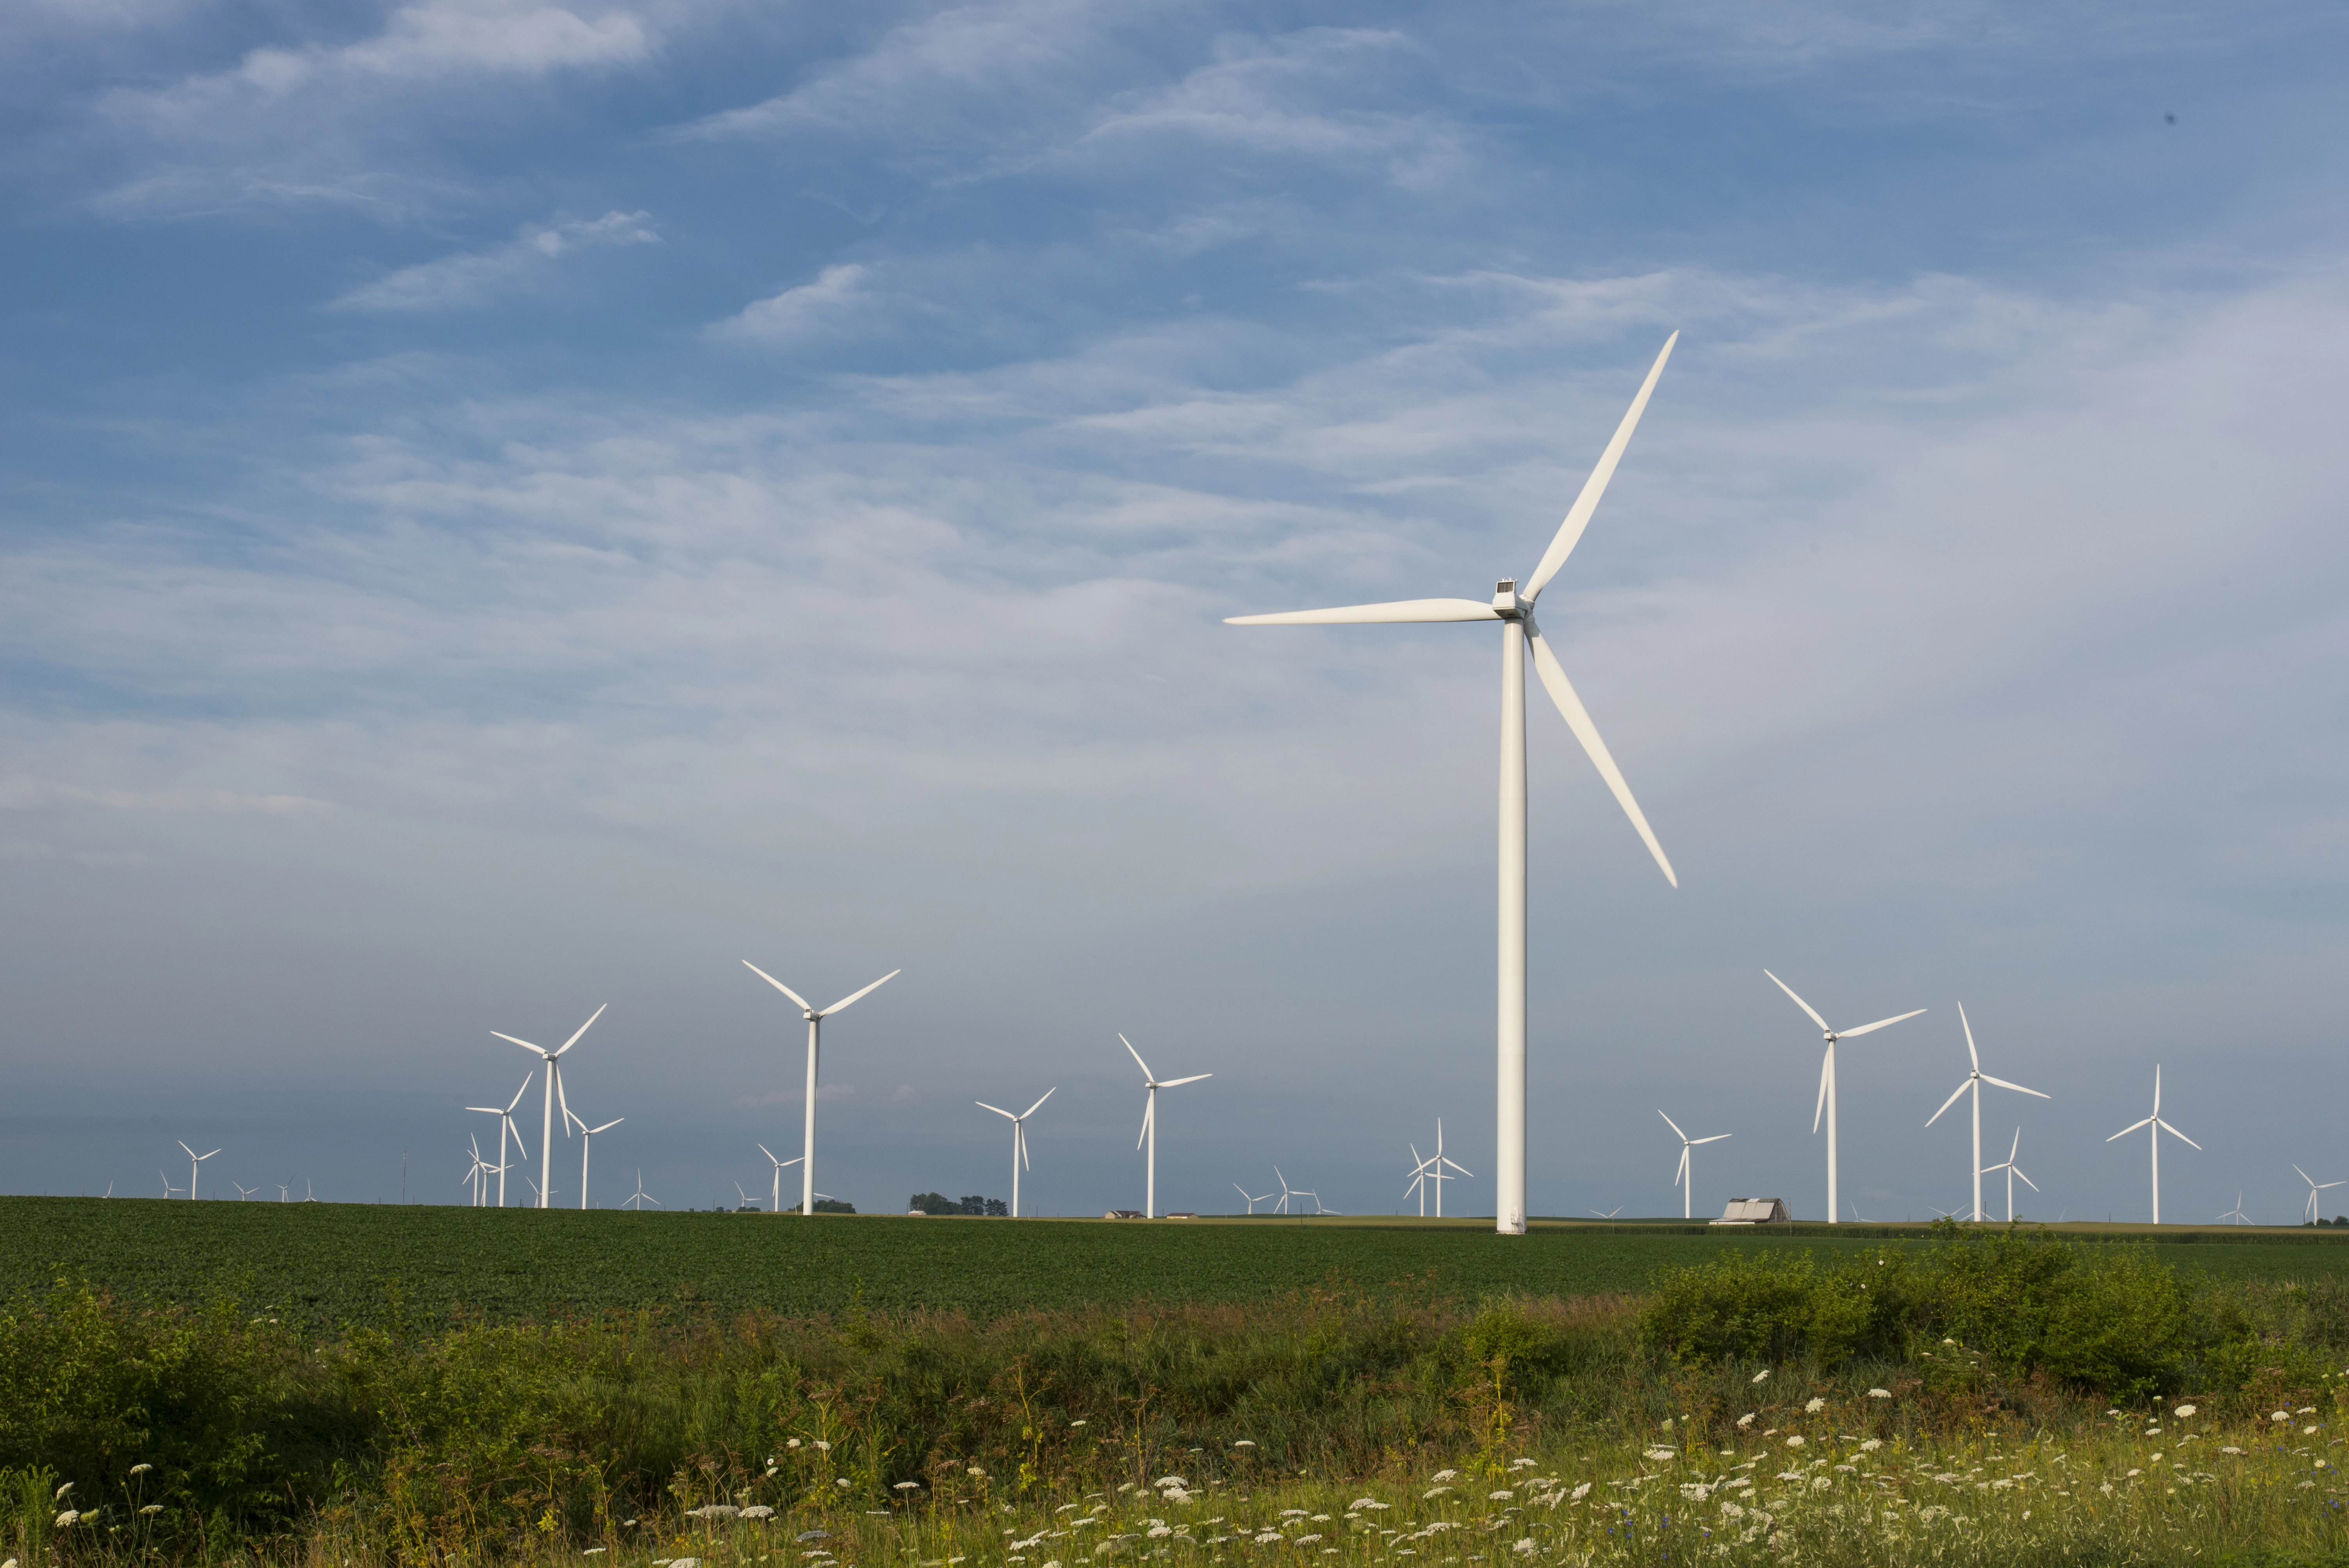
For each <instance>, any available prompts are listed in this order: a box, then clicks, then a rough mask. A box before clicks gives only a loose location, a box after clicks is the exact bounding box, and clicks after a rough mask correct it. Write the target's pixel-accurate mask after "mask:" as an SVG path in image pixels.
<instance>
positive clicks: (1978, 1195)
mask: <svg viewBox="0 0 2349 1568" xmlns="http://www.w3.org/2000/svg"><path fill="white" fill-rule="evenodd" d="M1958 1022H1959V1023H1960V1024H1961V1025H1964V1026H1965V1031H1966V1056H1967V1057H1968V1058H1969V1059H1971V1061H1972V1063H1973V1070H1972V1071H1971V1072H1969V1073H1968V1074H1966V1076H1965V1078H1964V1080H1963V1081H1961V1083H1960V1084H1959V1085H1958V1087H1957V1088H1956V1089H1954V1090H1953V1091H1951V1095H1950V1098H1949V1099H1945V1100H1943V1101H1942V1102H1941V1110H1947V1109H1950V1107H1951V1106H1953V1105H1955V1104H1957V1103H1958V1096H1959V1095H1961V1094H1963V1093H1965V1092H1966V1091H1967V1090H1968V1089H1971V1090H1972V1091H1973V1096H1974V1157H1973V1159H1972V1160H1971V1161H1969V1162H1968V1165H1969V1168H1970V1169H1971V1171H1973V1173H1974V1219H1975V1221H1976V1222H1980V1221H1981V1220H1982V1218H1983V1215H1982V1178H1983V1177H1984V1176H1985V1175H1987V1174H1989V1171H1984V1170H1983V1169H1982V1085H1984V1084H1994V1085H1996V1086H1997V1087H1998V1088H2011V1089H2013V1091H2014V1092H2015V1093H2017V1094H2037V1095H2039V1098H2040V1099H2048V1098H2050V1097H2049V1096H2047V1095H2044V1094H2039V1091H2038V1090H2037V1089H2035V1088H2023V1086H2022V1085H2021V1084H2019V1083H2009V1082H2007V1081H2006V1080H2005V1079H2004V1078H1992V1077H1991V1076H1990V1074H1988V1073H1986V1072H1984V1071H1982V1053H1981V1052H1979V1051H1977V1050H1975V1049H1974V1026H1973V1025H1971V1024H1970V1023H1967V1022H1966V1005H1965V1004H1964V1003H1963V1002H1961V1003H1959V1004H1958ZM1941 1110H1937V1111H1935V1112H1934V1113H1933V1114H1932V1115H1930V1116H1929V1117H1927V1118H1926V1119H1925V1125H1926V1126H1928V1127H1930V1126H1932V1125H1933V1123H1935V1122H1937V1121H1939V1120H1940V1119H1941ZM2014 1136H2015V1137H2016V1139H2017V1140H2020V1139H2021V1138H2022V1137H2023V1130H2022V1129H2021V1128H2016V1129H2015V1130H2014ZM1990 1169H1991V1170H1992V1171H2002V1170H2005V1169H2006V1167H2005V1166H2002V1165H1993V1166H1992V1167H1991V1168H1990ZM2030 1182H2031V1179H2030V1178H2029V1177H2027V1176H2026V1177H2024V1178H2023V1184H2024V1185H2025V1186H2030ZM2031 1190H2032V1191H2034V1192H2036V1191H2039V1189H2038V1188H2036V1187H2032V1188H2031ZM2006 1217H2007V1218H2008V1219H2010V1220H2012V1219H2013V1218H2014V1182H2013V1180H2012V1179H2009V1181H2007V1183H2006Z"/></svg>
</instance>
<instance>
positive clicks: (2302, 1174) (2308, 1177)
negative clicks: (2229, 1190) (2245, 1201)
mask: <svg viewBox="0 0 2349 1568" xmlns="http://www.w3.org/2000/svg"><path fill="white" fill-rule="evenodd" d="M2292 1171H2293V1173H2294V1174H2296V1175H2297V1176H2299V1178H2300V1179H2301V1180H2302V1181H2305V1182H2307V1183H2308V1184H2309V1185H2310V1186H2312V1187H2313V1186H2315V1185H2316V1178H2315V1177H2313V1176H2311V1175H2310V1174H2309V1173H2308V1172H2307V1171H2302V1170H2301V1168H2300V1167H2299V1166H2297V1165H2295V1166H2293V1167H2292ZM2235 1202H2238V1203H2240V1202H2242V1200H2241V1199H2240V1198H2238V1199H2236V1200H2235Z"/></svg>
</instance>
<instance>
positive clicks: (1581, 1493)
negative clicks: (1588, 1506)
mask: <svg viewBox="0 0 2349 1568" xmlns="http://www.w3.org/2000/svg"><path fill="white" fill-rule="evenodd" d="M1589 1495H1590V1483H1589V1482H1588V1481H1584V1482H1583V1483H1582V1484H1581V1485H1580V1486H1578V1487H1576V1488H1575V1489H1574V1491H1573V1492H1572V1493H1570V1494H1569V1495H1568V1498H1567V1501H1568V1502H1580V1501H1582V1500H1583V1499H1584V1498H1586V1497H1588V1496H1589Z"/></svg>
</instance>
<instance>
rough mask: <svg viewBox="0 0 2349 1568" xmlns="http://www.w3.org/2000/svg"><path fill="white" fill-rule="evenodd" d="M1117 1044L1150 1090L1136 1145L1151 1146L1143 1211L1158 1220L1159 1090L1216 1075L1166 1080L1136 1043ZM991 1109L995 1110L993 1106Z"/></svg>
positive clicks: (1122, 1041)
mask: <svg viewBox="0 0 2349 1568" xmlns="http://www.w3.org/2000/svg"><path fill="white" fill-rule="evenodd" d="M1117 1043H1118V1044H1119V1045H1121V1046H1123V1047H1125V1052H1126V1055H1128V1056H1130V1057H1133V1065H1134V1066H1136V1067H1138V1068H1141V1069H1142V1081H1143V1086H1144V1087H1145V1088H1148V1089H1149V1091H1150V1093H1149V1098H1148V1099H1146V1100H1144V1101H1143V1107H1142V1136H1141V1137H1139V1138H1137V1139H1135V1140H1133V1146H1134V1147H1135V1148H1136V1149H1139V1148H1141V1147H1142V1146H1143V1144H1144V1143H1147V1144H1149V1145H1150V1161H1149V1175H1148V1176H1147V1177H1146V1178H1145V1179H1144V1181H1143V1188H1142V1212H1143V1218H1145V1219H1151V1220H1154V1219H1156V1218H1158V1091H1159V1090H1160V1089H1162V1088H1182V1087H1183V1086H1184V1085H1185V1084H1186V1083H1197V1082H1198V1081H1199V1080H1200V1079H1201V1078H1213V1077H1215V1076H1216V1075H1215V1074H1213V1073H1193V1074H1192V1075H1191V1076H1190V1077H1189V1078H1166V1079H1164V1080H1163V1081H1162V1080H1161V1079H1159V1078H1156V1077H1154V1076H1153V1075H1152V1073H1151V1071H1150V1064H1149V1063H1148V1062H1145V1061H1143V1059H1142V1053H1141V1052H1140V1051H1137V1050H1135V1049H1134V1048H1133V1041H1132V1040H1129V1039H1127V1038H1126V1037H1124V1036H1123V1035H1120V1036H1119V1037H1117ZM1036 1103H1037V1104H1038V1105H1041V1104H1043V1103H1044V1102H1043V1101H1042V1100H1038V1101H1037V1102H1036ZM988 1109H993V1107H989V1108H988Z"/></svg>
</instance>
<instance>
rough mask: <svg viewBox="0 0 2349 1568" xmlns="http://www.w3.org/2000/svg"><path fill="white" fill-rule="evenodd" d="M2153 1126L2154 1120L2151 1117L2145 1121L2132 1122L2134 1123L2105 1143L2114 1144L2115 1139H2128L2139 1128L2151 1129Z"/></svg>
mask: <svg viewBox="0 0 2349 1568" xmlns="http://www.w3.org/2000/svg"><path fill="white" fill-rule="evenodd" d="M2152 1125H2153V1118H2151V1117H2149V1116H2148V1117H2147V1118H2146V1119H2144V1120H2143V1121H2132V1122H2130V1123H2129V1124H2128V1125H2127V1127H2124V1128H2122V1129H2121V1130H2119V1131H2118V1132H2116V1133H2114V1134H2113V1136H2112V1138H2107V1139H2106V1140H2105V1141H2106V1142H2107V1143H2110V1142H2112V1141H2113V1140H2114V1139H2118V1138H2127V1136H2128V1135H2129V1134H2130V1133H2132V1132H2135V1131H2136V1130H2137V1129H2138V1128H2140V1127H2151V1126H2152Z"/></svg>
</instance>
